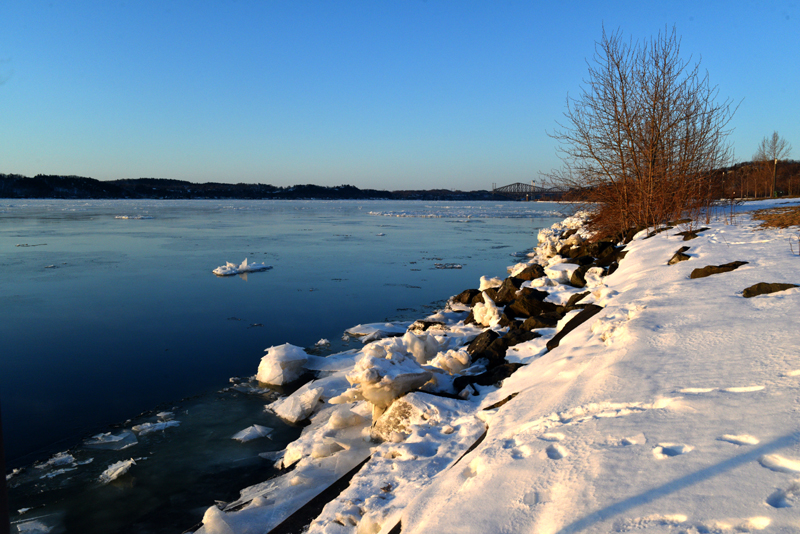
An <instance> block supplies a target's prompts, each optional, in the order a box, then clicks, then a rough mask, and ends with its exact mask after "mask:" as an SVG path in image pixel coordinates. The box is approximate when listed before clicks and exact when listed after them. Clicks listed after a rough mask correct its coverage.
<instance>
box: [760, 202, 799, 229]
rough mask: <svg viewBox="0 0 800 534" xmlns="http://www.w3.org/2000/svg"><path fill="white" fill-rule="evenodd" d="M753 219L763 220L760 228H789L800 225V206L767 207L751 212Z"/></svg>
mask: <svg viewBox="0 0 800 534" xmlns="http://www.w3.org/2000/svg"><path fill="white" fill-rule="evenodd" d="M753 219H758V220H761V221H764V222H762V223H761V224H760V227H761V228H789V227H790V226H800V206H791V207H786V208H769V209H765V210H757V211H754V212H753Z"/></svg>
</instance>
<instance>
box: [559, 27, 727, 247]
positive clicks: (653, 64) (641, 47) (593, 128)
mask: <svg viewBox="0 0 800 534" xmlns="http://www.w3.org/2000/svg"><path fill="white" fill-rule="evenodd" d="M587 63H588V65H589V77H588V79H587V80H585V81H584V84H585V86H584V87H582V88H581V92H580V95H579V96H578V98H570V97H569V96H568V97H567V110H566V111H565V112H564V118H565V121H564V123H563V124H562V123H558V127H559V128H558V129H557V130H555V131H554V132H553V133H552V134H550V136H551V137H552V138H554V139H556V140H558V141H559V145H560V146H559V149H558V150H559V156H560V158H561V160H562V162H563V164H564V166H563V168H562V169H560V170H557V171H554V172H552V173H551V174H549V175H548V178H549V179H550V180H551V181H552V182H555V183H561V184H563V185H566V186H568V187H569V188H570V189H572V190H573V191H577V192H578V194H579V198H580V199H582V200H585V201H587V202H591V203H593V206H594V217H593V219H592V225H593V228H594V229H595V230H597V231H599V232H600V234H601V235H607V234H613V233H616V232H619V231H621V230H626V229H628V228H630V227H635V226H640V227H646V226H656V225H660V224H663V223H666V222H668V221H670V220H676V219H679V218H681V217H684V216H687V215H690V216H696V215H698V214H699V212H700V210H702V209H703V208H704V207H705V206H707V205H708V204H707V203H708V200H709V198H710V195H711V194H712V187H711V186H712V177H713V172H714V171H715V170H716V169H720V168H722V167H724V166H726V164H727V163H728V162H729V161H730V156H731V151H730V147H729V145H727V144H726V137H727V135H728V134H729V133H730V130H726V128H727V125H728V123H729V122H730V120H731V118H732V116H733V113H734V111H735V109H733V108H732V107H731V102H730V101H729V100H725V101H724V102H722V103H717V101H716V100H717V96H718V92H719V91H718V89H717V88H716V87H715V86H711V85H710V83H709V79H708V74H707V73H701V72H700V68H699V63H697V64H693V65H692V64H690V63H689V61H686V60H683V59H681V57H680V41H679V39H678V38H677V36H676V33H675V29H674V28H673V30H672V31H671V32H667V31H665V32H664V33H659V34H658V36H657V37H655V38H651V39H650V40H649V41H646V42H633V41H628V42H625V41H623V39H622V32H621V31H617V32H615V33H612V34H610V35H608V34H606V31H605V29H604V30H603V36H602V39H601V40H600V41H599V42H597V43H596V44H595V54H594V57H593V61H592V62H587Z"/></svg>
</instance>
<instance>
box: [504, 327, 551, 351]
mask: <svg viewBox="0 0 800 534" xmlns="http://www.w3.org/2000/svg"><path fill="white" fill-rule="evenodd" d="M537 337H542V335H541V334H539V333H538V332H531V331H530V330H529V329H525V328H511V329H509V330H508V333H507V334H506V335H504V336H503V337H502V338H500V339H502V340H504V341H505V344H506V348H508V347H513V346H514V345H519V344H520V343H525V342H526V341H530V340H531V339H536V338H537Z"/></svg>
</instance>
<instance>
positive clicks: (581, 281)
mask: <svg viewBox="0 0 800 534" xmlns="http://www.w3.org/2000/svg"><path fill="white" fill-rule="evenodd" d="M592 267H594V266H593V265H581V266H580V267H578V268H577V269H575V270H574V271H572V274H570V275H569V285H571V286H573V287H586V271H588V270H589V269H591V268H592Z"/></svg>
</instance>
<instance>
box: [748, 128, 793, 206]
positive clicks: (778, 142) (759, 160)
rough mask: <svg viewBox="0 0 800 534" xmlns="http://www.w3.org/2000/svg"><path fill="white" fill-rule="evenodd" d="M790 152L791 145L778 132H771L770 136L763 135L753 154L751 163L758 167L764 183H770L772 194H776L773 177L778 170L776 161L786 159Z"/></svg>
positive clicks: (774, 177)
mask: <svg viewBox="0 0 800 534" xmlns="http://www.w3.org/2000/svg"><path fill="white" fill-rule="evenodd" d="M791 153H792V145H790V144H789V143H787V142H786V139H784V138H782V137H781V136H780V135H778V132H772V136H771V137H764V139H762V140H761V143H760V144H759V145H758V148H757V149H756V153H755V154H754V155H753V163H755V165H756V168H757V169H758V174H759V175H760V177H761V179H762V180H763V181H764V183H765V191H766V188H767V186H766V184H771V186H770V187H771V191H772V196H776V192H777V191H776V184H775V179H776V175H777V172H778V161H780V160H782V159H788V157H789V154H791Z"/></svg>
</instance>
